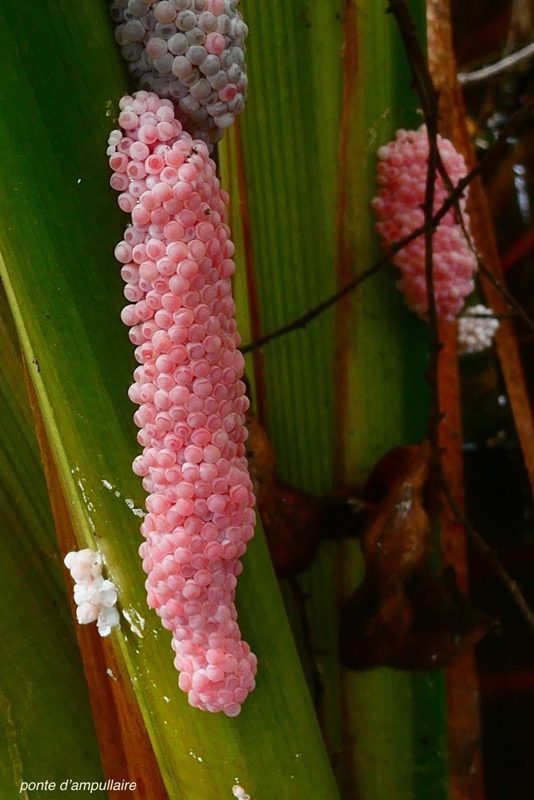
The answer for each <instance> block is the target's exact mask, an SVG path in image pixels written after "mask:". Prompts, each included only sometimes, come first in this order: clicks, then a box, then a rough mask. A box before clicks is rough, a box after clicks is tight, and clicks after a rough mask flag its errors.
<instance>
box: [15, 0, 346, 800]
mask: <svg viewBox="0 0 534 800" xmlns="http://www.w3.org/2000/svg"><path fill="white" fill-rule="evenodd" d="M19 10H20V9H19V7H18V6H16V4H15V3H14V2H13V0H8V2H7V5H6V7H5V8H4V11H5V17H4V22H3V26H2V28H1V30H0V45H1V48H2V52H3V58H4V69H5V75H4V80H3V82H2V88H1V89H0V149H1V151H2V154H3V158H2V162H1V164H0V186H1V191H0V218H1V219H2V223H3V227H2V231H1V233H0V253H1V256H2V260H1V262H0V274H1V277H2V280H3V282H4V285H5V288H6V292H7V294H8V298H9V302H10V306H11V309H12V312H13V315H14V318H15V321H16V325H17V332H18V335H19V338H20V340H21V343H22V347H23V351H24V355H25V357H26V360H27V362H28V364H30V365H31V364H32V363H33V362H34V360H35V361H36V362H37V364H38V367H39V371H37V370H36V369H34V370H33V372H32V378H33V382H34V387H35V391H36V395H37V398H38V401H39V404H40V408H41V412H42V415H43V419H44V423H45V427H46V431H47V434H48V440H49V445H50V448H51V450H52V452H53V455H54V458H55V461H56V464H57V467H58V469H59V473H60V479H61V484H62V490H63V492H64V494H65V497H66V499H67V502H68V504H69V507H70V513H71V518H72V521H73V523H74V525H75V528H76V530H77V535H78V539H79V545H80V546H87V545H89V546H93V547H94V546H98V547H99V549H101V551H102V552H103V554H104V556H105V558H106V562H107V565H108V570H109V574H110V577H111V578H112V579H113V580H114V581H115V582H116V584H117V585H118V587H119V591H120V599H121V609H122V612H123V622H122V630H121V632H120V633H119V634H113V636H114V638H115V641H116V643H117V646H118V647H119V648H120V651H121V656H122V658H123V659H124V662H125V663H126V665H127V670H128V673H129V675H130V678H131V680H132V682H133V685H134V688H135V691H136V696H137V699H138V701H139V703H140V706H141V710H142V713H143V715H144V718H145V722H146V726H147V730H148V732H149V735H150V737H151V740H152V743H153V746H154V750H155V753H156V757H157V758H158V761H159V764H160V768H161V772H162V776H163V778H164V781H165V784H166V787H167V790H168V792H169V796H170V797H172V798H198V797H199V796H208V795H211V796H217V797H221V798H224V797H231V789H232V786H233V785H234V784H235V782H236V780H237V779H239V782H240V783H241V784H242V785H243V786H244V787H245V789H246V790H247V791H248V792H249V794H250V795H251V796H252V797H253V798H254V800H264V799H265V800H266V799H267V798H272V797H277V796H280V797H284V798H303V799H304V798H309V797H310V796H320V797H321V798H324V800H329V798H336V797H337V790H336V787H335V783H334V780H333V776H332V773H331V771H330V768H329V765H328V762H327V759H326V755H325V752H324V749H323V746H322V741H321V736H320V733H319V729H318V726H317V722H316V719H315V715H314V712H313V708H312V705H311V702H310V698H309V694H308V691H307V688H306V685H305V682H304V679H303V675H302V671H301V668H300V665H299V663H298V658H297V655H296V650H295V648H294V644H293V642H292V638H291V634H290V631H289V628H288V625H287V621H286V618H285V614H284V611H283V606H282V603H281V600H280V596H279V594H278V589H277V586H276V582H275V579H274V575H273V573H272V570H271V567H270V563H269V560H268V556H267V552H266V548H265V544H264V541H263V539H262V536H261V533H258V536H257V537H256V539H255V540H254V542H253V544H252V545H251V547H250V551H249V554H248V555H247V557H246V559H245V571H244V574H243V577H242V579H241V581H240V586H239V587H238V605H239V608H240V622H241V625H242V630H243V633H244V636H245V637H246V638H247V640H248V641H249V642H250V644H251V646H252V648H253V650H254V651H255V652H256V653H257V655H258V658H259V663H260V667H259V673H258V682H257V683H258V685H257V688H256V690H255V692H254V693H253V694H252V695H251V697H250V698H249V699H248V701H247V703H246V704H245V706H244V709H243V711H242V713H241V715H240V717H238V718H237V719H228V718H224V717H222V716H221V715H210V714H205V713H202V712H200V711H198V710H195V709H191V708H190V707H189V706H188V704H187V699H186V697H185V696H184V695H183V694H182V693H181V692H180V691H179V690H178V688H177V685H176V684H177V675H176V672H175V671H174V668H173V666H172V655H173V654H172V651H171V649H170V635H169V634H168V633H166V632H165V631H163V629H162V628H161V627H160V624H159V620H158V619H157V618H156V616H155V614H153V613H152V612H151V611H149V610H148V609H147V607H146V604H145V591H144V587H143V583H144V576H143V573H142V571H141V567H140V563H139V558H138V556H137V548H138V545H139V541H140V536H139V532H138V527H139V522H140V520H139V516H138V512H136V509H139V508H140V507H141V505H142V502H143V492H142V490H141V487H140V484H139V482H138V480H137V479H136V478H135V477H134V476H133V475H132V473H131V471H130V463H131V461H132V460H133V458H134V456H135V455H136V454H137V452H138V449H139V448H138V446H137V444H136V438H135V428H134V425H133V423H132V421H131V416H132V413H133V408H132V406H131V405H130V404H129V401H128V399H127V397H126V390H127V387H128V385H129V383H130V382H131V375H132V372H133V368H134V360H133V355H132V348H131V346H130V344H129V342H128V337H127V333H126V331H125V329H124V328H123V326H122V325H121V323H120V321H119V310H120V307H121V305H122V304H123V300H122V285H121V280H120V277H119V269H118V267H117V265H116V263H115V262H114V259H113V255H112V253H113V247H114V244H115V242H116V241H118V240H119V238H120V237H121V231H122V229H123V227H124V226H125V224H126V219H125V218H124V217H123V216H122V215H120V213H119V212H118V211H117V210H116V209H115V202H116V199H115V197H114V196H113V192H112V191H111V190H110V189H108V188H107V185H108V179H109V175H108V168H107V163H106V157H105V146H106V139H107V134H108V131H109V129H110V128H111V127H113V116H114V115H115V114H116V108H117V102H118V99H119V97H120V96H121V94H123V93H124V92H125V88H126V81H125V78H124V73H123V70H122V68H121V67H120V65H119V62H118V56H117V54H116V49H115V44H114V41H113V34H112V27H111V25H110V23H109V21H108V19H107V16H106V8H105V4H103V3H101V4H100V3H99V4H95V3H93V2H89V0H81V2H79V3H76V4H73V3H71V2H67V0H60V2H54V3H53V2H51V0H46V2H43V3H41V4H40V6H39V14H38V15H35V18H34V19H33V20H32V26H31V27H30V28H28V29H27V31H26V32H25V36H24V37H21V36H20V23H19ZM131 506H133V508H131Z"/></svg>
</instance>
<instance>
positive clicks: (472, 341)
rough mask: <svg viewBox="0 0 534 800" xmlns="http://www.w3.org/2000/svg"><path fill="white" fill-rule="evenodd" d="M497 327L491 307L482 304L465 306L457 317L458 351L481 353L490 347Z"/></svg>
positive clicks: (497, 323)
mask: <svg viewBox="0 0 534 800" xmlns="http://www.w3.org/2000/svg"><path fill="white" fill-rule="evenodd" d="M498 328H499V320H498V319H495V317H494V315H493V311H492V310H491V308H488V307H487V306H483V305H477V306H471V307H470V308H467V309H466V310H465V312H464V314H463V316H461V317H460V318H459V319H458V352H459V354H460V355H462V356H463V355H467V354H470V353H481V352H482V351H483V350H487V349H488V347H491V345H492V343H493V339H494V337H495V334H496V333H497V330H498Z"/></svg>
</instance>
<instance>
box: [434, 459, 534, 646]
mask: <svg viewBox="0 0 534 800" xmlns="http://www.w3.org/2000/svg"><path fill="white" fill-rule="evenodd" d="M440 477H441V484H442V488H443V494H444V495H445V497H446V499H447V502H448V504H449V507H450V509H451V511H452V513H453V515H454V518H455V520H456V522H457V523H458V524H459V525H461V526H462V527H463V528H464V530H465V531H466V533H467V534H468V535H469V538H470V540H471V541H472V542H473V544H474V545H475V547H476V548H477V550H478V551H479V552H480V553H481V554H482V555H483V556H484V558H485V559H486V560H487V562H488V563H489V564H490V566H491V568H492V569H493V571H494V573H495V574H496V575H498V576H499V578H500V579H501V581H502V582H503V583H504V585H505V586H506V588H507V589H508V591H509V592H510V594H511V595H512V597H513V598H514V600H515V602H516V604H517V606H518V608H519V610H520V611H521V614H522V615H523V618H524V620H525V622H526V623H527V625H528V626H529V627H530V629H531V630H532V632H533V633H534V614H533V613H532V610H531V608H530V606H529V604H528V603H527V601H526V599H525V596H524V594H523V592H522V591H521V588H520V586H519V584H518V583H517V581H514V579H513V578H512V577H511V575H509V574H508V572H507V571H506V569H505V568H504V567H503V565H502V563H501V560H500V559H499V557H498V555H497V553H496V552H495V550H493V548H492V547H490V546H489V544H488V543H487V542H486V541H485V539H483V538H482V536H481V535H480V534H479V533H478V531H477V530H476V529H475V528H474V527H473V526H472V525H471V523H470V522H469V520H468V519H467V518H466V517H465V516H464V514H462V512H461V510H460V508H459V507H458V505H457V503H456V500H455V499H454V497H453V494H452V492H451V488H450V486H449V484H448V482H447V480H446V478H445V476H444V475H443V474H441V476H440Z"/></svg>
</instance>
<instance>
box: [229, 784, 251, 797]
mask: <svg viewBox="0 0 534 800" xmlns="http://www.w3.org/2000/svg"><path fill="white" fill-rule="evenodd" d="M232 794H233V796H234V797H237V800H250V795H249V794H247V793H246V792H245V790H244V789H243V787H242V786H240V785H239V784H238V783H236V785H235V786H232Z"/></svg>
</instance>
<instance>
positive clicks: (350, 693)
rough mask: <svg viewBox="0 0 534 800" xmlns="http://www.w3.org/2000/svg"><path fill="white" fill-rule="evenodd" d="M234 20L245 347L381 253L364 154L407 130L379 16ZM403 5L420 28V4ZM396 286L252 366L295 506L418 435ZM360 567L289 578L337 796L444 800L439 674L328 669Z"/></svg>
mask: <svg viewBox="0 0 534 800" xmlns="http://www.w3.org/2000/svg"><path fill="white" fill-rule="evenodd" d="M243 6H244V13H246V17H247V22H248V24H249V27H250V30H251V34H250V46H249V74H250V86H251V91H250V97H249V100H248V103H247V109H246V112H245V113H244V115H243V117H242V119H241V121H240V125H239V131H237V132H234V133H233V135H231V136H230V137H229V138H228V140H226V144H225V145H223V147H222V154H223V157H224V158H223V163H222V167H223V174H224V178H225V180H226V181H227V182H231V183H232V190H233V191H232V193H231V195H232V197H233V198H234V205H233V210H234V216H235V220H234V228H236V229H237V228H239V227H241V228H242V231H243V237H242V239H241V240H240V243H239V244H240V247H241V249H240V250H239V253H240V259H239V260H240V261H244V262H246V263H247V264H248V265H249V268H248V276H249V279H248V291H249V295H250V296H251V297H252V298H254V297H257V298H258V301H257V305H258V312H259V318H257V319H254V318H253V319H252V320H250V319H249V316H248V315H247V313H246V310H244V311H243V315H242V320H243V323H244V326H246V325H248V326H249V332H250V335H251V338H255V337H257V336H258V335H260V334H267V333H270V332H271V331H274V330H276V329H277V328H279V327H280V326H282V325H285V324H287V323H289V322H291V321H292V320H293V319H295V318H296V317H299V316H300V315H302V314H303V313H305V312H306V311H308V310H309V309H310V308H312V307H313V306H315V305H316V304H317V303H319V302H321V301H322V300H324V299H326V298H327V297H328V296H329V295H331V294H332V293H333V292H334V291H335V290H336V288H337V287H338V286H341V285H343V284H344V283H345V282H347V281H348V280H349V279H350V278H351V277H352V276H353V275H355V274H358V273H359V272H361V271H363V270H364V269H365V268H366V267H368V266H370V265H371V263H372V262H373V261H374V260H375V259H376V258H377V257H378V256H379V255H380V248H379V243H378V240H377V237H376V236H375V234H374V232H373V226H374V220H373V217H372V213H371V208H370V202H371V199H372V198H373V196H374V195H375V193H376V187H375V168H376V155H375V154H376V150H377V148H378V147H379V146H380V145H382V144H385V143H387V142H388V141H389V140H390V139H391V138H393V136H394V132H395V130H396V128H398V127H401V126H405V127H407V126H411V127H414V126H418V125H419V124H420V122H419V117H418V115H417V113H416V108H417V98H416V96H415V93H414V92H412V90H411V88H410V84H411V76H410V72H409V68H408V64H407V61H406V57H405V54H404V52H403V50H402V46H401V43H400V38H399V36H398V33H397V31H396V28H395V24H394V21H393V18H392V17H391V15H387V14H386V9H387V3H386V2H385V0H384V2H376V3H364V4H362V3H354V2H349V3H342V2H341V0H339V1H337V2H334V3H312V4H310V3H307V2H305V0H294V2H292V3H282V2H270V3H255V2H252V0H245V2H244V3H243ZM411 6H412V11H413V12H414V14H415V15H416V17H417V20H418V21H419V22H420V23H421V24H420V29H421V30H423V28H424V24H423V21H424V14H425V5H424V3H423V2H419V0H414V2H412V3H411ZM236 163H237V164H238V165H240V169H239V171H238V173H237V174H236V170H235V165H236ZM239 221H240V225H239V224H238V223H239ZM397 277H398V276H397V274H396V272H395V271H394V269H393V268H391V267H387V268H384V269H383V270H382V272H381V273H380V274H378V275H376V276H374V277H373V278H372V279H370V280H369V281H368V282H367V283H366V284H365V285H364V286H362V287H361V288H360V289H359V290H357V292H355V293H354V295H353V296H352V297H351V298H350V300H346V301H344V302H342V303H340V304H339V307H338V308H337V309H336V310H335V312H333V311H332V310H330V311H328V312H326V313H324V314H323V315H322V316H320V317H319V318H317V319H316V320H314V321H313V322H311V323H310V324H309V325H308V326H307V327H306V328H305V329H300V330H295V331H293V332H291V333H288V334H286V335H285V336H283V337H281V338H279V339H277V340H275V341H272V342H271V343H270V344H268V345H266V346H265V347H264V348H263V349H262V351H261V353H256V354H255V359H254V361H253V360H252V358H250V357H249V359H250V360H249V369H250V370H251V371H252V369H255V373H256V378H257V380H256V386H257V387H260V388H259V390H258V392H261V391H262V389H261V387H262V386H263V387H264V390H263V391H264V396H263V397H261V396H260V397H257V398H256V400H257V403H258V407H259V408H261V409H265V421H266V423H267V425H268V429H269V432H270V435H271V437H272V440H273V443H274V445H275V450H276V454H277V468H278V472H279V475H280V477H282V478H283V479H285V480H287V481H289V482H291V483H292V484H294V485H296V486H299V487H301V488H303V489H305V490H307V491H311V492H315V493H318V494H321V493H323V494H324V493H325V492H327V491H329V490H330V489H331V488H332V487H333V486H336V487H339V486H343V485H354V484H357V483H358V482H360V481H361V480H362V479H363V478H365V476H366V475H367V474H368V472H369V470H370V469H371V467H372V466H373V464H374V463H375V462H376V461H377V459H378V458H379V457H380V456H381V455H382V454H383V453H384V452H385V451H387V450H388V449H389V448H391V447H394V446H395V445H398V444H401V443H404V442H410V441H417V440H418V439H420V438H421V437H422V436H424V435H425V428H426V415H427V389H426V386H425V383H424V379H423V374H424V372H425V369H426V354H427V346H428V340H427V330H426V327H425V325H424V324H423V323H422V322H420V321H418V320H417V319H415V317H413V316H412V315H410V314H409V313H408V312H407V311H406V310H405V309H404V307H403V305H402V300H401V297H400V295H399V293H398V292H397V291H396V289H395V281H396V280H397ZM238 310H239V309H238ZM244 326H243V327H244ZM244 329H245V327H244ZM362 568H363V567H362V561H361V557H360V555H359V548H358V545H357V544H356V543H350V544H345V545H342V546H341V547H334V546H326V545H325V546H324V547H323V548H322V552H321V558H320V560H319V561H318V562H317V563H316V564H315V565H314V567H313V568H312V569H311V570H310V572H309V574H307V575H305V576H303V578H302V579H301V584H302V586H303V588H304V591H305V594H306V595H309V596H310V600H309V602H308V608H309V614H310V620H311V623H312V639H313V645H314V648H315V651H316V653H317V656H316V659H317V663H318V666H319V670H320V672H321V674H322V675H323V683H324V687H323V695H324V696H323V703H322V706H323V717H324V719H325V723H326V727H327V736H328V739H329V742H330V747H331V751H332V754H333V756H334V757H335V758H336V760H337V763H338V767H337V774H338V778H339V782H340V785H341V786H342V787H343V792H342V793H343V794H344V796H345V795H347V796H350V797H352V796H354V795H357V796H358V797H361V798H365V800H375V798H376V800H379V799H381V798H383V797H386V796H395V797H396V798H402V800H408V798H412V797H425V798H435V799H436V800H438V798H439V800H442V798H444V797H446V796H447V762H446V756H447V754H446V728H445V713H446V710H445V697H444V687H443V677H442V675H441V673H436V674H429V675H422V676H411V675H408V674H406V673H404V674H403V673H400V672H394V671H392V670H385V669H383V670H373V671H371V672H368V673H363V674H354V673H348V672H346V671H343V670H340V669H339V664H338V658H337V636H336V609H337V602H338V596H339V593H343V594H345V595H346V594H348V593H349V592H350V591H352V590H353V589H354V587H355V586H356V585H357V583H358V581H359V580H360V579H361V576H362ZM340 575H342V579H341V581H340V579H339V577H340Z"/></svg>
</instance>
